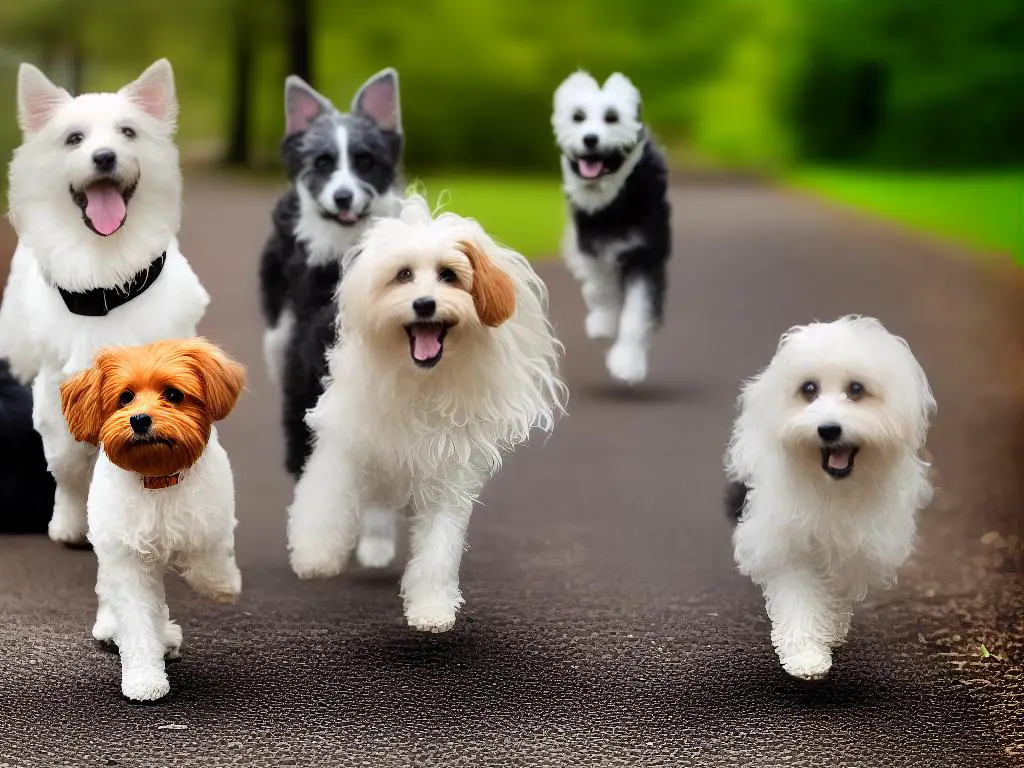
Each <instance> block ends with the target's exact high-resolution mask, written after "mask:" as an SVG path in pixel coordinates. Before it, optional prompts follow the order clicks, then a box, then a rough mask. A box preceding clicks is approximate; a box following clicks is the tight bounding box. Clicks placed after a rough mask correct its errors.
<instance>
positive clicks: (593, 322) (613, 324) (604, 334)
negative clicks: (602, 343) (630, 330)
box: [586, 309, 619, 339]
mask: <svg viewBox="0 0 1024 768" xmlns="http://www.w3.org/2000/svg"><path fill="white" fill-rule="evenodd" d="M586 329H587V338H588V339H614V338H615V334H616V333H618V332H619V316H618V314H617V313H616V312H609V311H608V310H605V309H594V310H591V311H590V312H588V313H587V320H586Z"/></svg>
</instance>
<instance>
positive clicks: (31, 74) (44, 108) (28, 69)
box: [18, 63, 71, 138]
mask: <svg viewBox="0 0 1024 768" xmlns="http://www.w3.org/2000/svg"><path fill="white" fill-rule="evenodd" d="M69 101H71V94H70V93H68V92H67V91H65V90H64V89H63V88H60V87H59V86H56V85H54V84H53V83H51V82H50V80H49V78H47V77H46V75H44V74H43V73H42V72H41V71H40V70H39V69H38V68H36V67H34V66H32V65H31V64H28V63H22V65H21V66H20V67H19V68H18V125H19V126H20V127H21V132H22V134H23V135H24V136H25V138H28V137H29V136H31V135H32V134H33V133H35V132H36V131H38V130H39V129H40V128H42V127H43V126H44V125H46V124H47V123H48V122H49V121H50V118H51V117H53V115H54V113H55V112H56V111H57V110H58V109H59V108H60V107H62V106H63V105H64V104H67V103H68V102H69Z"/></svg>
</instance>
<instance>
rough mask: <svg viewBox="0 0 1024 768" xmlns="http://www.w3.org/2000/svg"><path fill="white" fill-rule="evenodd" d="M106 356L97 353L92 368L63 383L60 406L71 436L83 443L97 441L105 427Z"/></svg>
mask: <svg viewBox="0 0 1024 768" xmlns="http://www.w3.org/2000/svg"><path fill="white" fill-rule="evenodd" d="M103 364H104V356H103V353H100V354H99V355H97V356H96V360H95V361H94V362H93V365H92V367H91V368H86V369H85V370H84V371H79V372H78V373H76V374H74V375H73V376H72V377H71V378H70V379H68V380H67V381H65V382H64V383H63V384H61V385H60V406H61V410H62V411H63V412H64V418H65V420H66V421H67V423H68V429H69V431H70V432H71V436H72V437H74V438H75V440H78V441H79V442H82V443H90V444H92V445H97V444H98V443H99V441H100V430H101V429H102V428H103V404H102V402H101V400H100V397H101V393H102V389H103Z"/></svg>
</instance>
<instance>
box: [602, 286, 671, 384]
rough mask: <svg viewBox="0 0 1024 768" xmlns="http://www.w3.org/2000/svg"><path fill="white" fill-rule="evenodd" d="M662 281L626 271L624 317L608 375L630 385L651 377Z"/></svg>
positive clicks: (612, 349)
mask: <svg viewBox="0 0 1024 768" xmlns="http://www.w3.org/2000/svg"><path fill="white" fill-rule="evenodd" d="M658 283H659V278H658V277H657V276H656V275H652V274H648V273H644V272H628V271H627V272H626V274H625V276H624V291H623V302H622V314H621V315H620V317H619V333H618V336H617V338H616V340H615V344H613V345H612V348H611V349H609V350H608V357H607V358H606V360H605V363H606V365H607V367H608V372H609V373H610V374H611V375H612V376H614V377H615V378H616V379H618V380H619V381H622V382H625V383H626V384H638V383H640V382H641V381H643V380H644V379H646V378H647V350H648V347H649V346H650V340H651V336H652V334H653V333H654V329H655V328H656V327H657V325H658V322H659V321H660V301H661V299H660V291H661V287H660V286H659V284H658Z"/></svg>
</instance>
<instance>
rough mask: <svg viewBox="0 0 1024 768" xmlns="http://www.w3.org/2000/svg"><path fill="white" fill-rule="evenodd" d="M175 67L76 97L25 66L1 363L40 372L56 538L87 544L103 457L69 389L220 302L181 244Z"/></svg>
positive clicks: (163, 65)
mask: <svg viewBox="0 0 1024 768" xmlns="http://www.w3.org/2000/svg"><path fill="white" fill-rule="evenodd" d="M176 114H177V100H176V98H175V93H174V77H173V73H172V71H171V65H170V64H169V63H168V62H167V61H166V60H160V61H158V62H156V63H155V64H153V65H152V66H151V67H149V68H148V69H147V70H146V71H145V72H143V73H142V75H141V76H140V77H139V78H138V79H137V80H135V81H134V82H132V83H129V84H128V85H126V86H125V87H124V88H122V89H121V90H120V91H118V92H117V93H87V94H83V95H81V96H78V97H77V98H72V97H71V95H70V94H68V92H67V91H65V90H64V89H62V88H59V87H57V86H56V85H54V84H53V83H51V82H50V81H49V80H48V79H47V78H46V76H45V75H43V73H42V72H40V71H39V70H38V69H36V68H35V67H33V66H31V65H29V64H22V66H21V69H20V70H19V72H18V117H19V121H20V124H21V130H22V133H23V136H24V141H23V143H22V145H21V146H20V147H19V148H18V149H17V150H15V152H14V158H13V159H12V161H11V166H10V204H11V221H12V222H13V224H14V227H15V229H16V230H17V233H18V238H19V242H18V249H17V251H16V252H15V254H14V263H13V265H12V269H11V275H10V278H9V280H8V285H7V289H6V292H5V295H4V304H3V310H2V312H0V355H3V356H6V357H9V358H10V359H11V364H12V370H14V371H15V373H16V374H17V375H18V376H19V377H21V378H22V379H23V380H28V379H32V378H34V383H33V395H34V412H33V421H34V423H35V427H36V430H37V431H38V432H39V433H40V435H41V436H42V438H43V447H44V450H45V452H46V459H47V463H48V466H49V469H50V472H52V473H53V476H54V477H55V478H56V480H57V493H56V499H55V502H54V510H53V517H52V518H51V521H50V528H49V533H50V537H51V538H52V539H54V540H56V541H64V542H68V543H82V542H84V541H85V533H86V514H85V503H86V494H87V492H88V487H89V476H90V472H91V470H92V466H93V463H94V462H95V459H96V449H95V448H94V447H92V446H89V445H85V444H82V443H76V442H75V440H74V439H73V438H72V437H71V435H70V433H69V432H68V428H67V424H66V423H65V421H64V418H63V416H62V415H61V407H60V394H59V389H60V384H61V382H63V381H64V380H65V379H66V378H67V377H68V376H69V375H71V374H72V373H74V372H75V371H79V370H82V369H83V368H86V367H87V366H89V365H90V364H91V362H92V359H93V355H94V354H95V352H96V350H97V349H98V348H100V347H103V346H107V345H132V344H144V343H147V342H150V341H156V340H159V339H165V338H176V337H177V338H181V337H189V336H193V335H195V332H196V326H197V324H198V323H199V320H200V318H201V317H202V316H203V313H204V312H205V310H206V305H207V304H208V302H209V296H208V295H207V293H206V291H205V290H204V289H203V287H202V285H201V284H200V282H199V279H198V278H197V277H196V275H195V274H194V273H193V271H192V269H191V267H190V266H189V264H188V262H187V261H186V260H185V257H184V256H182V254H181V252H180V251H179V250H178V243H177V240H176V233H177V231H178V226H179V223H180V218H181V171H180V169H179V166H178V152H177V149H176V148H175V146H174V142H173V133H174V127H175V116H176Z"/></svg>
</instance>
